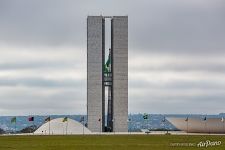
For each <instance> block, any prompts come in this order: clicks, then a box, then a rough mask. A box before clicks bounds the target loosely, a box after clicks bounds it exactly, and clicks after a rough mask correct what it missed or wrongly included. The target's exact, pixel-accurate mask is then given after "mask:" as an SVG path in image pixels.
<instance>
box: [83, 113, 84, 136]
mask: <svg viewBox="0 0 225 150" xmlns="http://www.w3.org/2000/svg"><path fill="white" fill-rule="evenodd" d="M83 135H84V116H83Z"/></svg>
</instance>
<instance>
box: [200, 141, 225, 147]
mask: <svg viewBox="0 0 225 150" xmlns="http://www.w3.org/2000/svg"><path fill="white" fill-rule="evenodd" d="M221 144H222V142H221V141H210V140H206V141H201V142H199V143H198V144H197V147H212V146H220V145H221Z"/></svg>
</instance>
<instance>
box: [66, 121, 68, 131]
mask: <svg viewBox="0 0 225 150" xmlns="http://www.w3.org/2000/svg"><path fill="white" fill-rule="evenodd" d="M67 128H68V120H67V121H66V135H67Z"/></svg>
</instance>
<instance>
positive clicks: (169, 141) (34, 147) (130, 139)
mask: <svg viewBox="0 0 225 150" xmlns="http://www.w3.org/2000/svg"><path fill="white" fill-rule="evenodd" d="M206 140H210V141H221V142H222V144H221V145H220V146H214V147H207V148H206V149H207V150H211V149H216V150H225V136H222V135H221V136H218V135H215V136H213V135H210V136H194V135H192V136H191V135H188V136H187V135H84V136H83V135H68V136H0V150H151V149H152V150H179V149H182V150H183V149H185V150H187V149H188V150H189V149H191V150H192V149H205V148H199V147H197V146H196V145H195V146H193V145H192V146H172V145H173V144H174V143H180V144H182V143H195V144H198V143H199V142H200V141H206ZM175 145H176V144H175Z"/></svg>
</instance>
